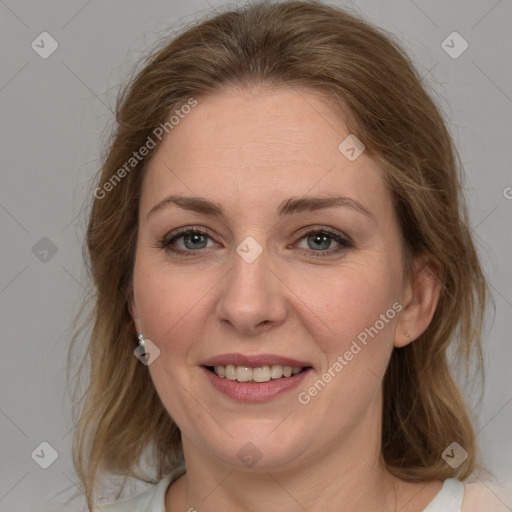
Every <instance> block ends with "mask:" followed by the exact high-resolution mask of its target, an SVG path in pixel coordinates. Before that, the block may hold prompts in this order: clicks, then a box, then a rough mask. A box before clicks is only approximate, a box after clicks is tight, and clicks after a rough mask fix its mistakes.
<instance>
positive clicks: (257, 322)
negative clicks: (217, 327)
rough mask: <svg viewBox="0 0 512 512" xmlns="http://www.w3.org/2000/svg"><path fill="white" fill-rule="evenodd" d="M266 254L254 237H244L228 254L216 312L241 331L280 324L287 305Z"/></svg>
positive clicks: (250, 330) (223, 319)
mask: <svg viewBox="0 0 512 512" xmlns="http://www.w3.org/2000/svg"><path fill="white" fill-rule="evenodd" d="M269 256H270V255H269V253H268V252H267V250H266V249H264V248H263V247H262V246H261V245H260V244H259V243H258V242H257V241H256V240H255V239H254V238H252V237H247V238H245V239H244V240H243V241H242V242H241V243H240V244H239V245H238V246H237V247H236V250H235V251H233V253H232V254H231V257H230V259H231V261H230V263H231V265H232V269H231V271H230V272H229V273H228V275H227V276H226V280H225V281H224V284H223V288H222V292H221V295H220V297H219V303H218V307H217V315H218V318H219V320H221V321H224V322H226V321H227V322H229V323H230V324H232V325H233V326H234V327H235V328H237V329H238V330H240V331H243V332H254V331H255V330H256V329H257V328H258V327H259V326H262V325H269V324H279V323H280V322H282V321H283V320H284V317H285V313H286V308H285V304H284V296H283V293H282V290H281V289H280V285H279V283H278V282H276V279H275V276H274V275H273V272H272V271H271V270H270V263H271V262H270V261H269V260H270V258H269Z"/></svg>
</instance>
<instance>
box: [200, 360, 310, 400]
mask: <svg viewBox="0 0 512 512" xmlns="http://www.w3.org/2000/svg"><path fill="white" fill-rule="evenodd" d="M201 368H202V370H203V371H204V372H205V374H206V377H207V378H208V379H209V380H210V382H211V383H212V385H213V387H214V388H215V389H217V390H218V391H220V392H221V393H223V394H224V395H226V396H228V397H229V398H232V399H233V400H237V401H239V402H264V401H265V400H270V399H271V398H274V397H276V396H279V395H281V394H283V393H286V391H290V390H291V389H293V388H294V387H296V386H298V385H299V384H300V383H301V382H302V381H303V380H304V378H305V377H306V375H308V374H309V372H310V371H311V370H312V368H307V369H306V370H304V371H302V372H301V373H298V374H297V375H292V376H291V377H281V378H280V379H273V380H269V381H268V382H238V381H236V380H229V379H226V378H225V377H219V376H217V375H215V373H213V372H211V371H210V370H208V369H207V368H205V367H204V366H202V367H201Z"/></svg>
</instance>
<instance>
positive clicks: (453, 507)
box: [423, 478, 464, 512]
mask: <svg viewBox="0 0 512 512" xmlns="http://www.w3.org/2000/svg"><path fill="white" fill-rule="evenodd" d="M463 499H464V484H463V483H462V482H460V481H459V480H456V479H455V478H449V479H447V480H444V481H443V485H442V487H441V490H440V491H439V492H438V493H437V494H436V496H435V497H434V499H433V500H432V501H431V502H430V503H429V504H428V505H427V507H426V508H425V509H423V512H461V510H462V500H463Z"/></svg>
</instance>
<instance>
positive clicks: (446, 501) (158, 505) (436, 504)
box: [93, 466, 464, 512]
mask: <svg viewBox="0 0 512 512" xmlns="http://www.w3.org/2000/svg"><path fill="white" fill-rule="evenodd" d="M184 473H185V467H184V466H180V467H178V468H176V469H175V470H174V471H173V472H172V473H171V474H170V475H169V476H167V477H165V478H164V479H163V480H160V482H159V483H158V484H157V485H155V487H153V488H151V489H148V490H147V491H145V492H143V493H142V494H139V495H138V496H135V497H134V498H131V499H129V500H126V501H120V502H118V503H112V504H111V505H101V508H94V509H93V512H166V511H165V492H166V491H167V488H168V487H169V485H170V484H171V483H172V482H174V481H175V480H177V479H178V478H179V477H180V476H182V475H183V474H184ZM463 498H464V484H463V483H462V482H460V481H459V480H455V479H454V478H450V479H448V480H445V481H444V482H443V486H442V487H441V490H440V491H439V492H438V493H437V495H436V496H435V497H434V499H433V500H432V501H431V502H430V503H429V504H428V506H427V508H425V509H424V510H423V512H461V507H462V499H463Z"/></svg>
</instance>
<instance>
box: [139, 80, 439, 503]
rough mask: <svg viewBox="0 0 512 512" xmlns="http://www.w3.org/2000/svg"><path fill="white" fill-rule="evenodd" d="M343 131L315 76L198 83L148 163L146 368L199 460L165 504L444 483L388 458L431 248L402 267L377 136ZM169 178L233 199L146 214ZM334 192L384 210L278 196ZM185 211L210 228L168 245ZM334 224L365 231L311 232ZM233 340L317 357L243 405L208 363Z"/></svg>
mask: <svg viewBox="0 0 512 512" xmlns="http://www.w3.org/2000/svg"><path fill="white" fill-rule="evenodd" d="M347 135H349V132H348V131H347V128H346V127H345V124H344V122H343V118H342V116H341V115H340V114H338V113H336V112H335V111H334V109H333V108H332V106H331V105H329V104H328V103H327V101H326V99H325V98H323V97H322V96H320V95H319V94H318V93H316V92H314V91H311V90H305V89H292V88H288V87H286V88H281V89H273V90H269V89H263V88H261V87H254V88H252V89H251V90H241V89H238V88H231V89H230V90H226V91H224V92H222V93H218V94H216V95H211V96H208V97H205V98H201V99H199V100H198V105H197V106H196V107H195V108H194V109H193V110H192V111H191V112H190V113H189V114H188V115H187V116H186V118H185V119H183V120H181V121H180V123H179V124H178V125H177V126H175V127H174V129H173V131H172V132H171V133H170V135H169V136H168V137H167V138H166V139H164V141H163V143H162V145H161V146H160V147H159V148H158V150H157V152H156V153H155V154H154V155H153V158H152V159H151V160H150V162H149V165H148V167H147V170H146V175H145V179H144V184H143V189H142V195H141V199H140V214H139V233H138V241H137V249H136V261H135V267H134V295H133V301H132V306H131V311H132V315H133V318H134V321H135V326H136V328H137V331H138V332H141V333H143V334H144V336H145V337H146V338H148V339H150V340H151V341H152V342H153V343H154V344H155V345H156V346H158V348H159V349H160V351H161V352H160V356H159V357H158V358H157V359H155V361H154V362H153V363H152V364H151V365H150V366H148V369H149V371H150V374H151V377H152V379H153V381H154V384H155V386H156V389H157V391H158V394H159V396H160V397H161V399H162V402H163V404H164V406H165V407H166V409H167V410H168V412H169V414H170V415H171V416H172V418H173V419H174V421H175V422H176V423H177V425H178V426H179V428H180V430H181V433H182V439H183V448H184V454H185V460H186V466H187V473H186V475H184V476H183V477H182V478H180V479H179V480H177V481H176V482H175V483H174V484H173V485H171V486H170V487H169V488H168V490H167V494H166V510H167V512H173V511H174V510H181V511H184V510H189V508H190V507H194V508H195V509H196V510H197V511H198V512H206V511H214V510H247V511H252V510H254V511H256V510H258V511H261V510H265V511H277V510H279V511H281V512H282V511H296V510H307V511H308V512H316V511H320V510H322V511H325V510H375V511H393V510H395V505H396V507H397V508H396V509H397V510H401V511H402V512H404V511H419V510H423V508H424V507H425V506H426V505H427V504H428V503H429V502H430V501H431V500H432V499H433V497H434V496H435V494H437V492H438V491H439V489H440V487H441V482H440V481H433V482H428V483H417V484H412V483H406V482H404V481H401V480H399V479H398V478H395V477H393V476H391V475H390V474H389V473H388V472H387V471H386V469H385V468H384V465H383V463H382V460H381V454H380V439H381V411H382V377H383V375H384V372H385V369H386V366H387V363H388V361H389V358H390V355H391V352H392V350H393V347H403V346H404V345H406V344H408V343H411V342H413V341H414V339H416V338H417V337H418V336H419V335H420V334H421V333H422V332H423V331H424V330H425V329H426V328H427V326H428V324H429V323H430V321H431V319H432V316H433V314H434V311H435V307H436V304H437V300H438V297H439V286H438V284H437V281H436V280H435V279H434V278H433V277H432V275H431V273H430V272H429V268H430V267H429V260H428V259H426V258H422V259H421V260H417V261H416V262H415V265H414V267H415V269H416V270H415V273H414V274H413V275H412V276H409V277H407V276H405V275H404V271H403V259H402V252H401V244H400V238H399V231H398V227H397V223H396V219H395V216H394V212H393V208H392V203H391V197H390V194H389V191H388V190H387V188H386V186H385V184H384V180H383V176H382V172H381V170H380V169H379V168H378V167H377V165H376V164H375V162H374V161H373V160H372V159H371V158H370V157H369V156H368V155H367V154H366V152H363V153H362V154H361V155H360V156H359V157H358V158H357V159H356V160H355V161H352V162H351V161H349V160H348V159H347V158H346V157H345V156H344V155H343V154H342V153H341V152H340V151H339V150H338V145H339V144H340V142H341V141H342V140H343V139H345V137H346V136H347ZM170 194H175V195H182V196H187V197H190V196H201V197H203V198H206V199H209V200H212V201H215V202H217V203H219V204H220V205H221V206H222V208H223V210H224V216H223V217H222V218H215V217H211V216H208V215H206V214H204V213H197V212H192V211H187V210H185V209H182V208H180V207H178V206H176V205H174V204H168V205H167V206H165V207H163V208H159V209H158V210H156V211H154V212H153V213H151V214H149V212H150V211H151V210H152V208H153V207H154V206H155V205H156V204H158V203H159V202H161V201H162V200H163V199H164V198H166V197H167V196H169V195H170ZM333 194H337V195H344V196H347V197H349V198H352V199H354V200H357V201H359V202H360V203H361V204H362V205H363V206H364V207H365V208H366V209H367V210H368V211H369V213H370V214H371V216H366V215H364V214H362V213H361V212H359V211H357V210H355V209H354V208H350V207H346V206H344V207H331V208H328V209H321V210H317V211H314V212H311V211H306V212H299V213H294V214H290V215H286V216H284V217H282V218H281V217H280V216H279V215H278V213H277V211H278V207H279V205H280V204H281V203H282V202H283V201H285V200H287V199H289V198H290V197H295V198H299V197H304V196H307V197H313V196H315V197H326V196H329V195H333ZM148 214H149V216H148ZM181 227H201V228H203V229H206V230H208V237H205V238H203V239H200V241H199V243H198V242H197V241H196V242H195V245H194V242H193V241H192V242H191V241H190V239H188V240H187V245H185V239H184V238H181V239H179V240H177V241H176V242H175V243H174V245H173V247H174V248H179V249H182V250H185V249H187V248H188V250H189V252H193V254H192V255H191V256H183V255H176V254H174V253H172V252H171V251H170V250H169V248H167V249H166V248H162V247H161V246H159V245H158V244H159V240H161V239H162V238H164V237H165V236H166V235H168V234H169V233H171V232H173V231H175V230H176V229H177V228H181ZM326 227H327V228H331V229H332V230H334V231H336V232H337V233H339V234H340V235H342V236H344V235H347V236H349V237H350V238H351V240H352V241H353V247H348V248H343V247H342V248H341V250H340V251H339V252H335V251H336V250H337V249H338V248H340V247H341V245H340V244H338V242H336V240H334V239H333V238H327V245H322V244H320V246H319V245H318V243H317V244H315V240H314V234H313V235H311V233H310V232H311V231H312V230H313V229H321V228H326ZM248 236H251V237H253V238H254V239H255V240H256V241H257V242H258V244H259V245H260V246H261V248H262V253H261V254H260V255H259V256H258V257H257V258H256V260H255V261H254V262H252V263H247V262H246V261H244V259H242V258H241V257H240V256H239V254H238V253H237V252H236V248H237V246H239V244H240V243H241V242H242V241H243V240H244V239H245V238H246V237H248ZM308 237H309V238H308ZM312 238H313V239H312ZM201 243H203V245H201ZM329 244H330V245H329ZM196 247H197V248H196ZM319 252H322V253H324V254H328V255H327V256H324V257H315V254H318V253H319ZM394 303H399V304H400V305H402V307H403V309H402V310H401V312H400V313H399V314H397V315H396V316H395V317H394V318H393V319H392V320H389V321H388V323H386V324H385V326H384V328H382V329H381V330H380V331H379V332H378V335H376V336H375V337H374V338H373V339H370V341H369V342H368V344H367V345H366V346H364V347H363V348H362V350H361V351H360V352H359V353H358V354H357V355H356V356H354V358H353V359H352V360H351V361H350V362H349V363H348V364H347V365H346V366H344V368H343V370H342V371H341V372H339V373H338V374H337V375H336V377H335V378H333V379H332V380H331V382H329V383H328V385H327V386H326V387H325V388H324V389H323V390H322V391H321V392H320V393H318V395H317V396H315V397H314V398H312V399H311V401H310V402H309V403H308V404H307V405H303V404H301V403H299V402H298V400H297V393H298V392H299V391H304V390H307V389H308V388H309V387H310V386H311V385H312V384H313V383H314V382H315V381H317V380H318V379H319V378H321V376H322V374H323V373H325V372H326V371H327V370H328V368H329V367H331V366H332V365H333V363H334V362H335V361H336V358H337V357H338V356H339V355H343V354H344V353H345V352H346V351H347V350H348V349H349V348H350V346H351V343H352V341H353V340H354V339H356V337H357V335H358V334H359V333H361V332H362V331H364V329H365V328H368V327H370V326H373V325H374V324H375V322H376V320H378V319H379V317H380V315H381V314H385V313H386V311H387V310H388V309H390V308H391V307H392V305H393V304H394ZM407 333H409V334H410V335H409V336H407ZM232 352H239V353H243V354H261V353H273V354H279V355H284V356H288V357H294V358H296V359H300V360H304V361H308V362H310V365H311V366H312V367H313V372H312V373H311V374H310V375H308V376H307V380H306V381H305V383H304V385H302V384H301V386H300V389H294V390H292V391H290V392H287V393H285V394H283V395H281V396H279V397H275V398H273V399H271V400H269V401H267V402H263V403H257V404H246V403H244V404H241V403H239V402H236V401H234V400H232V399H230V398H228V397H226V396H224V395H222V394H221V393H219V392H218V391H216V390H215V389H214V388H213V387H212V386H211V384H210V383H209V381H208V379H207V378H206V377H205V376H204V375H203V371H202V370H201V368H200V365H201V363H202V362H203V361H204V360H205V359H207V358H209V357H212V356H215V355H219V354H223V353H232ZM248 442H251V443H252V444H253V445H255V446H256V447H257V449H258V450H259V452H260V453H261V455H262V457H261V459H260V460H259V461H258V463H257V464H256V465H255V466H253V467H251V468H248V467H246V465H245V464H244V463H243V462H242V461H241V460H239V458H238V457H237V452H238V451H239V450H240V449H241V448H242V447H243V446H244V445H245V444H246V443H248ZM395 500H396V502H395ZM301 507H303V508H301Z"/></svg>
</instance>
